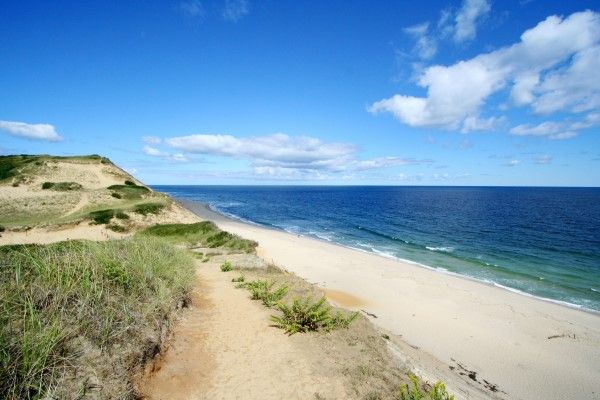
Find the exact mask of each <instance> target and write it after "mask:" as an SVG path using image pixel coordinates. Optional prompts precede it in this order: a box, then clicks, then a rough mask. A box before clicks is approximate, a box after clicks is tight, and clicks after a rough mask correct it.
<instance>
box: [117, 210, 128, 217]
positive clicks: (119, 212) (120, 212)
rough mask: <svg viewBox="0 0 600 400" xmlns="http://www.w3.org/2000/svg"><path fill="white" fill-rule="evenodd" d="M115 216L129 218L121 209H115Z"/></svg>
mask: <svg viewBox="0 0 600 400" xmlns="http://www.w3.org/2000/svg"><path fill="white" fill-rule="evenodd" d="M115 217H117V218H118V219H129V215H127V214H126V213H124V212H123V211H117V212H116V214H115Z"/></svg>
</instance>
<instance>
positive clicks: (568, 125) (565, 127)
mask: <svg viewBox="0 0 600 400" xmlns="http://www.w3.org/2000/svg"><path fill="white" fill-rule="evenodd" d="M596 125H600V113H589V114H587V115H586V116H585V117H584V118H583V119H581V120H578V121H546V122H542V123H540V124H537V125H532V124H521V125H517V126H515V127H513V128H512V129H511V130H510V131H509V133H510V134H511V135H515V136H542V137H547V138H548V139H553V140H564V139H571V138H573V137H575V136H577V134H578V131H580V130H582V129H587V128H591V127H592V126H596Z"/></svg>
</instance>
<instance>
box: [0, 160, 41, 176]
mask: <svg viewBox="0 0 600 400" xmlns="http://www.w3.org/2000/svg"><path fill="white" fill-rule="evenodd" d="M36 158H37V157H35V156H28V155H20V156H0V181H3V180H5V179H9V178H12V177H15V176H17V175H19V173H20V171H21V170H22V169H23V168H24V167H26V166H27V165H28V164H30V163H32V162H34V161H35V160H36Z"/></svg>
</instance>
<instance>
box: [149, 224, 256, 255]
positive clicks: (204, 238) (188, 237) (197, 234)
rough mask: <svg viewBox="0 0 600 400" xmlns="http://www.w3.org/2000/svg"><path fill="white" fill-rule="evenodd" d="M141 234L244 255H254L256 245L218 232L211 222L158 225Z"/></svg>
mask: <svg viewBox="0 0 600 400" xmlns="http://www.w3.org/2000/svg"><path fill="white" fill-rule="evenodd" d="M141 234H142V235H151V236H159V237H162V238H165V239H168V240H170V241H174V242H178V243H181V242H184V243H188V244H190V245H191V244H201V245H203V246H206V247H210V248H215V247H224V248H227V249H231V250H239V251H243V252H245V253H254V249H255V248H256V246H257V245H258V244H257V243H256V242H254V241H252V240H246V239H242V238H240V237H239V236H236V235H232V234H231V233H228V232H224V231H222V230H220V229H219V228H218V227H217V226H216V225H215V224H214V223H213V222H211V221H202V222H197V223H194V224H159V225H154V226H151V227H149V228H146V229H144V230H143V231H142V232H141Z"/></svg>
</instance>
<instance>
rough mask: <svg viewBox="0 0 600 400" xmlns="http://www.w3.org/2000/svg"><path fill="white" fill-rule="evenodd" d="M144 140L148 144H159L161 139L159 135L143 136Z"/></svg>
mask: <svg viewBox="0 0 600 400" xmlns="http://www.w3.org/2000/svg"><path fill="white" fill-rule="evenodd" d="M142 141H143V142H144V143H148V144H159V143H160V142H161V139H160V138H159V137H158V136H144V137H142Z"/></svg>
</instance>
